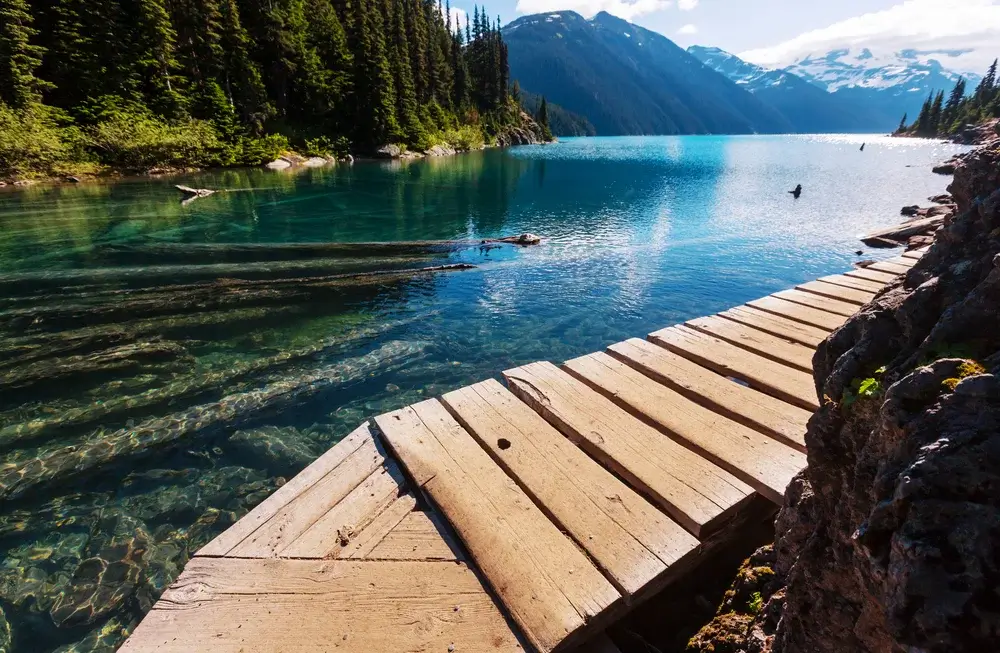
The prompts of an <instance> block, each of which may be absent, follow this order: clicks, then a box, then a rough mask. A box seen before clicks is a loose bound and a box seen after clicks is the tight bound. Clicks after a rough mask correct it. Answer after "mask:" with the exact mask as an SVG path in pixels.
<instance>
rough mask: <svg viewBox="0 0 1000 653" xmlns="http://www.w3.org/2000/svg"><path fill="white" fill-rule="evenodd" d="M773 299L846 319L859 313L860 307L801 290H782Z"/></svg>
mask: <svg viewBox="0 0 1000 653" xmlns="http://www.w3.org/2000/svg"><path fill="white" fill-rule="evenodd" d="M772 297H777V298H778V299H784V300H785V301H789V302H793V303H795V304H802V305H803V306H808V307H809V308H815V309H817V310H820V311H826V312H827V313H833V314H835V315H842V316H844V317H851V316H852V315H854V314H855V313H857V312H858V306H857V305H855V304H850V303H848V302H842V301H838V300H836V299H830V298H828V297H821V296H819V295H816V294H813V293H810V292H802V291H801V290H782V291H780V292H776V293H774V294H773V295H772Z"/></svg>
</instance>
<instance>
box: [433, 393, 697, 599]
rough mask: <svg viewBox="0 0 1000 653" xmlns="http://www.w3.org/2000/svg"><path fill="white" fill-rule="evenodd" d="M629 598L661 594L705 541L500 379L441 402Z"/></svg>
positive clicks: (444, 397)
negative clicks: (678, 568) (643, 592)
mask: <svg viewBox="0 0 1000 653" xmlns="http://www.w3.org/2000/svg"><path fill="white" fill-rule="evenodd" d="M441 401H442V402H443V403H444V404H445V406H447V407H448V409H449V410H450V411H451V412H452V414H453V415H454V416H455V417H456V419H458V421H459V423H461V424H462V426H464V427H465V429H466V430H467V431H468V432H469V433H471V434H472V435H473V436H474V437H475V438H476V440H477V441H478V442H479V444H480V445H481V446H482V447H483V448H484V449H486V450H487V451H488V452H489V453H490V455H491V456H493V458H494V459H495V460H496V461H497V462H498V463H499V464H500V466H501V467H503V469H504V471H506V472H507V474H508V475H509V476H511V477H512V478H514V479H515V480H516V481H517V482H518V485H520V486H521V487H522V488H523V489H524V490H525V491H526V492H527V493H528V494H529V495H530V496H531V497H532V498H533V499H534V500H535V502H536V503H537V504H539V505H540V506H542V507H543V509H544V511H545V513H546V514H548V515H550V517H551V518H552V519H553V520H554V521H555V522H556V523H557V525H558V526H560V528H561V529H562V530H564V531H565V532H566V533H568V534H569V535H570V537H572V538H573V539H574V540H575V541H576V543H577V544H579V545H580V546H581V547H582V548H583V549H584V550H585V551H586V552H587V553H588V554H589V555H590V557H591V559H593V560H594V562H596V563H597V565H598V566H599V567H600V568H601V570H602V571H604V573H605V575H606V576H607V577H608V579H609V580H611V582H612V583H614V585H615V587H617V588H618V591H620V592H622V594H623V595H624V596H625V598H626V599H630V598H631V597H632V596H634V595H635V594H637V593H638V592H640V591H641V590H646V591H647V592H652V591H655V589H657V588H658V587H659V586H662V583H663V582H664V581H665V580H666V578H665V576H666V574H667V571H668V569H670V568H671V567H672V566H673V565H674V564H675V563H677V562H679V561H680V560H682V559H683V558H684V557H685V556H688V555H689V554H690V553H691V552H693V551H694V550H695V549H697V547H698V540H696V539H695V538H694V537H692V536H691V535H688V534H687V533H686V532H685V531H684V529H682V528H681V527H680V526H679V525H677V524H676V523H675V522H673V521H672V520H670V519H669V518H667V517H666V516H665V515H663V514H662V513H661V512H660V511H659V510H657V509H656V508H655V507H653V506H652V505H651V504H650V503H649V502H648V501H646V500H645V499H643V498H642V497H641V496H639V495H638V494H636V492H635V491H634V490H632V489H631V488H630V487H628V486H627V485H625V484H624V483H622V482H621V481H620V480H618V479H617V478H615V476H614V475H613V474H611V473H610V472H609V471H608V470H606V469H605V468H603V467H601V466H600V465H599V464H597V463H596V462H594V460H593V459H591V458H590V457H589V456H588V455H587V454H585V453H584V452H583V451H582V450H581V449H579V448H578V447H576V446H575V445H574V444H573V443H572V442H570V441H569V440H567V439H566V438H565V437H563V436H562V435H561V434H560V433H559V432H558V431H556V430H555V428H553V427H552V426H551V425H550V424H549V423H548V422H546V421H545V420H544V419H543V418H542V417H541V416H539V415H538V414H537V413H535V412H534V411H533V410H532V409H531V408H529V407H528V406H527V405H526V404H524V403H523V402H522V401H520V400H519V399H517V397H515V396H514V395H512V394H511V393H510V391H508V390H507V389H506V388H504V387H503V386H502V385H500V383H499V382H497V381H495V380H490V381H485V382H483V383H477V384H476V385H473V386H469V387H466V388H462V389H460V390H456V391H454V392H449V393H448V394H446V395H444V396H443V397H442V398H441Z"/></svg>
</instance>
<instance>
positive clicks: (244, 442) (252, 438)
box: [229, 426, 319, 469]
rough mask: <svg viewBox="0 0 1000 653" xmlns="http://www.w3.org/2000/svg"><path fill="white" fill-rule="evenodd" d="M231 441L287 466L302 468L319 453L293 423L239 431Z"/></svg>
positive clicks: (259, 455) (275, 462) (256, 454)
mask: <svg viewBox="0 0 1000 653" xmlns="http://www.w3.org/2000/svg"><path fill="white" fill-rule="evenodd" d="M229 441H230V442H231V443H233V444H235V445H237V446H240V447H241V448H243V449H246V450H247V451H249V452H250V453H251V454H252V455H253V456H255V457H257V458H261V459H263V460H265V461H267V463H268V464H274V465H276V466H278V467H281V468H287V469H301V468H303V467H305V466H306V465H308V464H309V463H310V462H312V461H313V460H315V459H316V458H317V456H318V455H319V454H318V452H316V451H314V450H313V448H312V447H311V446H310V443H309V442H308V441H307V440H306V438H305V435H304V434H303V433H302V431H299V429H297V428H294V427H291V426H285V427H278V426H262V427H260V428H256V429H251V430H249V431H237V432H236V433H234V434H233V435H232V436H231V437H230V438H229Z"/></svg>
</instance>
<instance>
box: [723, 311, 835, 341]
mask: <svg viewBox="0 0 1000 653" xmlns="http://www.w3.org/2000/svg"><path fill="white" fill-rule="evenodd" d="M719 317H723V318H725V319H727V320H732V321H733V322H738V323H740V324H746V325H747V326H752V327H753V328H755V329H760V330H761V331H763V332H764V333H770V334H771V335H775V336H779V337H781V338H785V339H786V340H791V341H792V342H797V343H799V344H800V345H804V346H806V347H809V348H810V349H816V347H818V346H819V343H821V342H823V341H824V340H826V338H827V336H829V335H830V332H829V331H827V330H826V329H820V328H819V327H814V326H810V325H808V324H802V323H801V322H796V321H795V320H790V319H788V318H787V317H782V316H780V315H775V314H774V313H766V312H764V311H762V310H760V309H756V308H754V307H752V306H736V307H734V308H731V309H729V310H728V311H723V312H721V313H719Z"/></svg>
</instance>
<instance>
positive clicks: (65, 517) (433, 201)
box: [0, 135, 960, 651]
mask: <svg viewBox="0 0 1000 653" xmlns="http://www.w3.org/2000/svg"><path fill="white" fill-rule="evenodd" d="M863 141H867V146H866V148H865V151H864V152H859V151H858V148H859V147H860V144H861V143H862V142H863ZM959 149H960V148H958V147H957V146H952V145H948V144H942V143H935V142H928V141H917V140H912V139H888V138H879V137H872V136H870V135H866V136H858V137H854V136H788V137H679V138H675V137H670V138H666V137H665V138H595V139H567V140H566V141H564V142H562V143H560V144H557V145H551V146H544V147H543V146H537V147H523V148H515V149H512V150H507V151H488V152H482V153H474V154H467V155H462V156H457V157H450V158H444V159H434V160H427V161H416V162H404V163H399V162H395V163H377V162H364V163H357V164H355V165H354V166H338V167H333V168H326V169H317V170H306V171H300V172H296V173H280V172H267V171H227V172H218V173H207V174H199V175H191V176H187V177H182V178H171V179H167V180H155V181H145V180H130V181H125V182H121V183H118V184H109V185H82V186H78V187H59V188H50V189H30V190H28V191H26V192H21V193H3V194H0V288H3V289H5V293H4V294H3V295H0V296H2V297H4V299H3V302H4V303H3V305H2V307H0V349H2V350H3V352H4V353H3V358H2V359H0V365H2V367H0V383H6V386H5V387H6V389H5V390H4V391H3V392H2V393H0V490H2V491H3V492H4V493H5V494H4V496H5V497H7V498H6V499H5V500H4V502H3V508H2V514H0V550H2V551H3V562H2V566H0V608H2V610H3V615H4V617H3V619H2V620H0V649H2V648H3V646H4V644H5V643H6V641H5V638H9V639H10V640H11V641H12V645H11V648H12V650H14V651H50V650H56V649H59V650H104V649H109V648H111V647H113V646H114V645H115V644H117V643H120V641H121V640H122V639H123V638H124V636H125V635H126V634H127V632H128V629H129V628H130V627H131V626H132V625H134V624H135V623H136V622H137V621H138V619H139V618H140V617H141V615H142V614H143V613H144V611H145V610H146V609H148V607H149V606H150V605H151V603H152V602H153V601H154V600H155V598H156V597H157V596H158V594H159V592H160V591H161V590H162V589H163V587H165V586H166V585H167V584H169V582H170V581H172V580H173V578H175V577H176V575H177V574H178V573H179V571H180V569H181V567H182V566H183V564H184V562H185V561H186V560H187V558H188V556H189V555H190V554H191V553H192V552H193V551H195V550H196V549H197V548H199V547H200V546H202V545H204V544H205V543H206V542H207V541H208V540H209V539H211V538H212V537H213V536H214V535H215V534H217V533H218V532H220V531H221V530H223V529H224V528H225V527H226V526H228V525H229V524H231V523H232V522H233V521H234V520H235V519H237V518H238V517H239V516H241V515H242V514H244V513H245V512H246V511H247V510H249V509H250V508H251V507H252V506H253V505H255V504H256V503H257V502H259V501H260V500H262V499H263V498H264V497H265V496H267V494H269V493H270V492H271V491H273V490H274V489H275V488H276V487H277V486H278V485H279V484H280V483H281V482H282V480H283V479H285V478H289V477H291V476H292V475H294V473H296V472H297V471H298V470H299V469H301V468H302V467H303V466H304V465H305V464H307V463H308V462H309V461H310V460H312V459H313V458H315V457H316V456H318V455H319V454H321V453H322V452H323V451H324V450H325V449H327V448H328V447H329V446H331V445H332V444H333V443H335V442H336V441H337V440H339V439H340V438H341V437H343V435H345V434H346V433H348V432H349V431H350V430H352V429H353V428H355V427H356V426H357V425H358V424H360V423H361V422H362V421H363V420H365V419H366V418H368V417H371V416H373V415H376V414H378V413H380V412H384V411H386V410H391V409H394V408H398V407H400V406H403V405H406V404H408V403H412V402H413V401H416V400H419V399H421V398H424V397H429V396H434V395H437V394H440V393H441V392H444V391H447V390H449V389H453V388H455V387H459V386H461V385H464V384H467V383H469V382H473V381H478V380H482V379H484V378H487V377H490V376H495V375H497V374H498V373H499V372H500V371H502V370H503V369H506V368H508V367H511V366H515V365H518V364H522V363H526V362H531V361H534V360H540V359H547V360H553V361H559V360H564V359H566V358H570V357H573V356H576V355H581V354H584V353H588V352H590V351H595V350H598V349H601V348H603V347H605V346H606V345H608V344H610V343H612V342H615V341H618V340H621V339H624V338H627V337H632V336H641V335H643V334H645V333H648V332H649V331H652V330H654V329H657V328H661V327H664V326H667V325H670V324H673V323H676V322H679V321H682V320H685V319H689V318H692V317H695V316H699V315H705V314H708V313H712V312H716V311H719V310H722V309H725V308H727V307H730V306H733V305H735V304H739V303H742V302H745V301H747V300H750V299H753V298H756V297H759V296H762V295H765V294H768V293H771V292H774V291H776V290H779V289H782V288H786V287H788V286H791V285H793V284H795V283H799V282H803V281H806V280H810V279H813V278H816V277H818V276H821V275H825V274H830V273H835V272H839V271H843V270H845V269H847V268H849V267H850V264H851V262H852V261H854V260H856V259H857V256H856V255H855V254H854V252H855V250H857V249H859V248H861V247H862V246H861V244H860V243H859V241H858V240H857V236H858V235H860V234H862V233H865V232H867V231H869V230H871V229H872V228H874V227H878V226H883V225H888V224H893V223H894V222H897V221H898V220H899V219H900V218H899V217H898V215H899V208H900V206H902V205H904V204H914V203H921V202H923V203H926V198H927V197H928V196H930V195H934V194H937V193H940V192H942V191H943V190H944V188H945V186H946V185H947V182H948V178H946V177H941V176H937V175H933V174H931V173H930V172H929V170H930V166H931V165H932V164H934V163H936V162H938V161H940V160H942V159H944V158H946V157H948V156H950V155H951V154H953V153H954V152H956V151H958V150H959ZM175 183H184V184H187V185H190V186H196V187H209V188H230V189H240V190H239V192H232V193H226V194H217V195H215V196H212V197H209V198H204V199H198V200H196V201H194V202H192V203H190V204H187V205H181V203H180V201H179V196H178V193H177V192H176V191H175V190H174V189H173V184H175ZM797 183H801V184H802V185H803V187H804V193H803V195H802V197H801V198H800V199H799V200H797V201H796V200H794V199H792V198H791V196H790V195H788V194H787V193H786V192H785V191H787V190H788V189H790V188H792V187H794V186H795V184H797ZM525 231H530V232H534V233H538V234H540V235H542V236H544V237H545V242H544V244H543V245H541V246H539V247H532V248H524V249H519V248H514V247H505V248H500V249H492V250H489V251H485V252H484V251H481V250H480V249H479V248H476V247H472V248H466V249H458V250H456V251H452V252H446V253H434V254H422V253H421V254H419V255H407V256H404V257H401V258H403V259H405V260H402V261H398V258H400V257H391V256H384V255H379V256H376V257H375V260H357V259H350V260H338V261H333V262H330V261H329V260H326V261H324V262H323V263H322V264H323V265H330V266H332V267H331V268H330V269H331V270H334V271H341V272H343V271H357V270H368V269H382V268H386V267H392V266H397V267H398V266H407V267H419V266H423V265H434V264H439V263H455V262H468V263H473V264H476V265H477V266H479V267H477V268H476V269H474V270H469V271H460V272H449V273H446V274H440V275H437V276H433V277H421V278H416V279H407V280H386V281H385V282H384V283H379V284H368V285H364V286H361V287H345V288H337V289H335V290H333V291H329V292H327V291H324V292H323V293H320V294H319V295H316V296H311V297H310V298H309V300H308V301H301V300H295V301H286V300H284V299H282V300H278V301H274V302H271V303H264V304H259V303H254V304H251V305H244V304H238V305H229V306H227V307H224V308H222V309H219V310H214V311H207V310H205V307H204V306H202V307H201V308H198V307H192V306H186V307H184V309H183V310H181V309H179V308H178V309H177V310H176V311H173V312H171V311H172V310H173V309H171V310H169V311H168V310H162V311H158V312H157V311H154V312H152V313H150V314H149V315H147V316H144V317H141V318H137V319H132V320H131V321H129V320H128V319H126V318H125V317H123V316H120V315H114V314H112V313H106V314H102V315H103V316H101V315H98V316H96V317H95V315H94V314H93V313H92V312H90V313H88V311H87V309H88V308H93V307H95V306H112V307H114V306H115V305H117V302H119V301H128V300H129V298H130V297H132V296H131V295H128V294H127V293H121V292H120V291H122V290H129V289H131V290H133V291H134V290H136V289H137V288H140V287H143V286H149V285H166V284H189V283H194V282H196V281H199V280H202V277H201V276H198V274H200V272H198V271H197V270H194V269H193V268H192V267H191V265H199V266H205V265H211V264H218V263H220V262H222V261H223V259H221V258H220V257H218V256H214V255H210V254H204V253H201V254H198V255H196V256H195V255H192V256H190V257H187V258H186V259H185V261H184V262H183V263H184V264H183V265H181V264H180V262H178V261H175V260H165V259H164V258H163V256H162V252H163V251H165V249H161V250H159V253H157V252H155V251H154V252H152V253H151V250H150V249H149V246H150V245H162V244H166V245H167V246H169V247H176V246H178V245H183V244H186V243H188V244H203V243H303V242H364V241H400V240H418V239H420V240H423V239H465V238H471V239H479V238H488V237H498V236H506V235H511V234H517V233H521V232H525ZM134 247H145V248H146V249H144V250H136V249H130V248H134ZM172 251H176V249H175V250H172ZM893 254H894V252H877V251H876V252H866V254H865V256H866V257H872V258H885V257H887V256H891V255H893ZM312 264H313V263H310V262H306V263H305V264H304V265H312ZM230 265H231V266H232V267H230V268H228V270H229V271H228V272H227V273H226V274H229V275H234V276H235V275H238V274H239V273H241V272H243V273H245V272H246V269H250V268H253V267H254V266H252V265H249V264H245V263H236V264H232V263H230ZM154 266H155V267H154ZM241 268H242V269H241ZM219 269H222V268H219ZM303 269H304V270H305V269H306V268H303ZM84 272H86V274H81V273H84ZM153 273H155V274H156V275H157V276H156V279H155V280H153V281H151V280H150V279H148V278H144V279H140V278H139V277H141V276H142V275H143V274H146V275H149V274H153ZM196 273H197V274H196ZM306 273H307V272H303V273H302V274H303V275H304V274H306ZM308 273H309V274H313V273H315V271H314V270H312V269H311V268H310V269H309V271H308ZM220 274H221V273H220ZM223 276H225V274H223ZM67 279H69V280H70V281H67ZM81 279H83V280H82V281H81ZM80 284H84V285H80ZM115 293H119V294H115ZM144 296H146V295H144ZM152 296H154V297H155V298H156V299H155V301H158V302H160V301H166V300H167V299H168V298H171V297H172V298H174V299H176V298H177V297H179V291H177V290H165V291H161V292H157V293H154V295H152ZM269 301H270V300H269ZM67 307H75V308H67ZM38 310H42V311H43V312H42V313H41V315H42V316H43V319H41V320H38V319H36V318H37V316H38V315H39V314H38V313H37V312H34V313H33V312H32V311H38ZM12 316H14V317H12ZM132 317H133V318H135V316H132ZM15 318H16V319H15ZM87 339H90V340H87ZM84 340H86V342H87V343H91V342H98V343H101V344H100V347H99V348H97V349H96V350H95V349H94V348H93V347H91V348H90V349H86V348H82V349H81V348H78V349H75V350H73V349H72V347H71V346H70V345H68V344H67V343H71V344H73V343H75V344H73V346H79V343H81V342H83V341H84ZM129 345H131V346H136V345H139V346H141V347H144V348H147V349H143V351H142V352H141V355H137V356H134V357H128V358H127V360H128V364H122V365H118V366H116V365H114V364H111V362H109V361H107V360H103V361H101V362H100V363H98V362H95V360H94V359H87V360H86V361H82V360H81V359H80V358H72V360H71V357H73V356H77V357H79V356H82V355H87V354H92V353H94V351H98V352H99V351H105V350H107V349H108V348H114V347H123V346H129ZM60 347H61V348H63V350H60V351H56V350H58V349H59V348H60ZM46 348H47V350H51V351H49V353H50V354H51V355H49V356H48V357H47V358H46V357H42V356H41V354H39V351H40V350H41V349H46ZM102 348H103V349H102ZM81 352H85V353H81ZM133 353H134V352H133ZM33 357H34V358H33ZM4 361H6V362H4ZM12 361H13V362H12ZM57 363H58V364H60V365H62V366H63V367H61V368H59V370H56V369H55V366H56V364H57ZM30 364H35V365H36V367H34V368H30V369H29V368H28V367H26V366H28V365H30ZM98 364H100V365H103V366H104V367H103V368H102V369H101V370H100V371H94V367H93V366H95V365H98ZM66 365H83V366H84V368H85V369H83V370H82V371H81V370H79V369H76V370H73V369H70V370H67V368H66V367H65V366H66ZM88 366H89V367H88ZM25 370H27V372H26V371H25ZM29 372H33V373H36V374H41V375H42V379H43V380H42V381H38V379H35V380H34V381H33V380H32V378H33V377H31V374H29ZM5 375H7V376H5ZM47 375H48V376H47ZM47 378H54V379H55V380H44V379H47ZM220 400H221V401H220ZM14 495H17V496H16V497H15V496H14ZM12 497H14V498H12ZM5 624H6V625H5ZM60 647H65V648H60Z"/></svg>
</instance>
